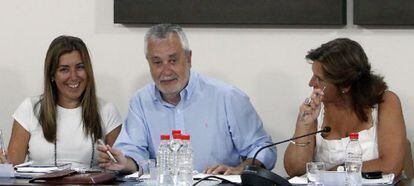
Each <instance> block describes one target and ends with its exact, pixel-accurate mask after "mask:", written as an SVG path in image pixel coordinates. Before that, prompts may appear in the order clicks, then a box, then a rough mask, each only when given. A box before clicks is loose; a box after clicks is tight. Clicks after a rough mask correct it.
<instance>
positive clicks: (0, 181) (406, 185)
mask: <svg viewBox="0 0 414 186" xmlns="http://www.w3.org/2000/svg"><path fill="white" fill-rule="evenodd" d="M219 183H220V182H218V181H206V182H202V183H200V184H198V185H199V186H207V185H221V186H223V185H224V186H225V185H232V184H219ZM0 185H41V184H35V183H29V179H18V178H0ZM108 185H123V186H128V185H134V186H140V185H142V186H145V185H156V184H154V183H153V182H147V181H145V182H142V181H138V180H136V179H128V180H125V181H117V182H115V183H113V184H108ZM395 185H397V186H414V179H404V180H401V181H399V182H398V183H396V184H395Z"/></svg>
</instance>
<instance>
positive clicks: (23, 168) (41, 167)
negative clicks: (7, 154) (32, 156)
mask: <svg viewBox="0 0 414 186" xmlns="http://www.w3.org/2000/svg"><path fill="white" fill-rule="evenodd" d="M70 167H71V163H58V164H56V165H55V164H44V163H33V162H27V163H23V164H20V165H16V166H14V169H15V170H16V172H19V173H47V172H50V171H53V170H60V169H70Z"/></svg>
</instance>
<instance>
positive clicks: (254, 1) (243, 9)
mask: <svg viewBox="0 0 414 186" xmlns="http://www.w3.org/2000/svg"><path fill="white" fill-rule="evenodd" d="M114 22H115V23H121V24H157V23H166V22H169V23H177V24H213V25H220V24H236V25H244V24H250V25H345V24H346V0H114Z"/></svg>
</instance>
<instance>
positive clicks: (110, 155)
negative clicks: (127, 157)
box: [98, 139, 118, 163]
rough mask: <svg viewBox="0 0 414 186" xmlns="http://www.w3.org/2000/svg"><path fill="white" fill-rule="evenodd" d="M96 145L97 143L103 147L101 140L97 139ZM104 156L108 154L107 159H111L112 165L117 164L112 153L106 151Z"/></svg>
mask: <svg viewBox="0 0 414 186" xmlns="http://www.w3.org/2000/svg"><path fill="white" fill-rule="evenodd" d="M98 143H99V144H100V145H103V146H105V143H104V142H103V141H102V140H101V139H98ZM106 154H108V156H109V159H111V161H112V162H114V163H118V161H117V160H116V159H115V157H114V156H113V155H112V153H111V152H109V150H107V151H106Z"/></svg>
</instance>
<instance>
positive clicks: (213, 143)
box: [114, 71, 276, 171]
mask: <svg viewBox="0 0 414 186" xmlns="http://www.w3.org/2000/svg"><path fill="white" fill-rule="evenodd" d="M180 95H181V101H180V102H179V103H178V104H177V106H174V105H172V104H169V103H167V102H165V101H163V100H162V98H161V94H160V92H159V90H158V89H157V88H156V86H155V84H154V83H152V84H149V85H147V86H145V87H144V88H142V89H140V90H138V92H137V93H136V94H135V95H134V97H132V99H131V100H130V105H129V112H128V116H127V118H126V121H125V124H124V125H123V126H122V131H121V133H120V134H119V136H118V138H117V140H116V142H115V145H114V146H115V148H118V149H121V150H122V151H123V153H124V154H125V155H126V156H128V157H131V158H133V159H134V160H135V162H137V163H139V162H140V161H141V160H144V159H155V158H156V153H157V149H158V146H159V143H160V135H161V134H171V130H173V129H180V130H181V131H182V133H186V134H190V136H191V140H190V143H191V146H192V148H193V152H194V153H193V157H194V158H193V160H194V169H195V170H197V171H203V170H204V169H206V168H207V167H208V166H212V165H216V164H225V165H228V166H232V167H235V166H237V165H239V164H240V163H241V161H243V159H244V158H252V157H253V156H254V153H255V152H256V151H257V150H258V149H259V148H260V147H262V146H265V145H268V144H270V143H272V139H271V137H270V136H269V135H268V134H267V133H266V131H265V130H264V129H263V124H262V121H261V120H260V118H259V116H258V114H257V113H256V111H255V110H254V108H253V106H252V104H251V103H250V100H249V98H248V96H247V95H246V94H244V93H243V92H242V91H240V90H239V89H237V88H236V87H234V86H231V85H228V84H225V83H223V82H221V81H218V80H215V79H212V78H209V77H206V76H203V75H201V74H198V73H197V72H194V71H191V73H190V80H189V83H188V85H187V86H186V88H184V89H183V90H182V91H181V92H180ZM257 159H258V160H260V162H262V163H263V164H264V165H265V167H266V168H267V169H272V168H273V167H274V165H275V162H276V148H269V149H266V150H263V151H261V152H260V153H259V154H258V156H257Z"/></svg>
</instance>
